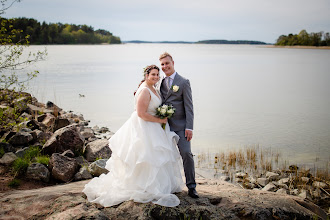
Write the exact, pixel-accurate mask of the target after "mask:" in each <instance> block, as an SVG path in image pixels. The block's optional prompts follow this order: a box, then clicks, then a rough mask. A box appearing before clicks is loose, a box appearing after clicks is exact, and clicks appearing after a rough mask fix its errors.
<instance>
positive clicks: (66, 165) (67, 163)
mask: <svg viewBox="0 0 330 220" xmlns="http://www.w3.org/2000/svg"><path fill="white" fill-rule="evenodd" d="M49 168H50V170H51V173H52V176H53V177H54V178H55V179H57V180H60V181H63V182H69V181H70V180H72V179H73V177H74V175H75V173H76V172H77V170H78V168H79V165H78V163H77V161H76V160H75V159H73V158H70V157H66V156H62V155H61V154H58V153H54V154H52V156H51V157H50V160H49Z"/></svg>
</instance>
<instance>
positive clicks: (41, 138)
mask: <svg viewBox="0 0 330 220" xmlns="http://www.w3.org/2000/svg"><path fill="white" fill-rule="evenodd" d="M34 132H35V133H36V135H37V140H36V141H38V142H39V143H46V141H47V140H48V139H50V137H51V136H52V135H53V133H51V132H44V131H40V130H34Z"/></svg>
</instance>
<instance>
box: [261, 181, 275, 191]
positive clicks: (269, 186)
mask: <svg viewBox="0 0 330 220" xmlns="http://www.w3.org/2000/svg"><path fill="white" fill-rule="evenodd" d="M276 189H277V187H276V186H275V184H274V183H268V184H267V185H266V186H265V187H264V188H262V189H261V190H263V191H270V192H275V191H276Z"/></svg>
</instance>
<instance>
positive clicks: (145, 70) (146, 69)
mask: <svg viewBox="0 0 330 220" xmlns="http://www.w3.org/2000/svg"><path fill="white" fill-rule="evenodd" d="M154 69H156V70H158V71H159V67H158V66H156V65H150V66H146V67H145V68H144V69H143V80H141V82H140V84H139V86H138V88H139V87H140V86H141V84H142V83H143V82H144V81H145V79H146V75H147V74H148V75H149V73H150V71H151V70H154ZM136 91H137V90H135V91H134V95H135V93H136Z"/></svg>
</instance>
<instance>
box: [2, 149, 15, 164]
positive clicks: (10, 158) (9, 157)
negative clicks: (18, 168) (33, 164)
mask: <svg viewBox="0 0 330 220" xmlns="http://www.w3.org/2000/svg"><path fill="white" fill-rule="evenodd" d="M16 159H17V156H16V155H15V154H14V153H13V152H9V153H5V154H4V155H3V156H2V158H1V159H0V164H2V165H6V166H9V165H10V164H12V163H14V161H15V160H16Z"/></svg>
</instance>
